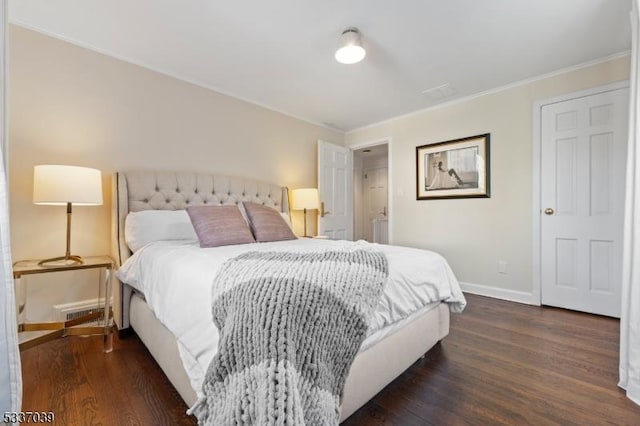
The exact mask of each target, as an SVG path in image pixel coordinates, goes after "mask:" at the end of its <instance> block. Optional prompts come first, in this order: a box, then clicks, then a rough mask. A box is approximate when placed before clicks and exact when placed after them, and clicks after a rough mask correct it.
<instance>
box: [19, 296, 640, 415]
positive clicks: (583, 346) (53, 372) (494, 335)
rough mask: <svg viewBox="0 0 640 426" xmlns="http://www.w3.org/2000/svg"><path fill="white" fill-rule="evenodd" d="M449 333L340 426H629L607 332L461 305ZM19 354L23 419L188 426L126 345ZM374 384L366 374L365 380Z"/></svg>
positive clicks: (140, 356) (569, 315) (608, 323)
mask: <svg viewBox="0 0 640 426" xmlns="http://www.w3.org/2000/svg"><path fill="white" fill-rule="evenodd" d="M467 298H468V301H469V305H468V307H467V309H466V310H465V312H464V313H463V314H462V315H452V323H451V333H450V335H449V336H448V337H447V338H445V339H444V341H443V342H442V343H440V344H438V345H437V346H436V347H434V348H433V349H432V350H431V351H430V352H429V353H428V354H427V356H426V357H425V358H424V359H421V360H419V361H417V362H416V363H415V364H414V365H413V366H411V367H410V368H409V369H408V370H407V371H406V372H405V373H404V374H402V375H401V376H400V377H398V378H397V379H396V380H395V381H394V382H392V383H391V384H390V385H389V386H387V387H386V388H385V389H384V390H382V391H381V392H380V393H379V394H378V395H377V396H376V397H375V398H374V399H373V400H371V401H370V402H369V403H368V404H366V405H365V406H364V407H362V408H361V409H360V410H358V411H357V412H356V413H354V414H353V415H352V416H351V417H350V418H349V419H347V421H346V422H345V423H343V424H344V425H464V424H470V425H499V424H505V425H525V424H531V425H553V424H558V425H574V424H575V425H600V424H609V425H640V407H638V406H636V405H635V404H633V403H632V402H631V401H629V400H628V399H627V398H626V397H625V395H624V392H623V391H622V390H620V389H619V388H618V387H617V385H616V384H617V380H618V339H619V331H618V327H619V324H618V321H617V320H615V319H611V318H606V317H599V316H593V315H588V314H582V313H578V312H571V311H565V310H562V309H554V308H540V307H535V306H527V305H521V304H517V303H511V302H505V301H501V300H495V299H490V298H485V297H480V296H474V295H467ZM115 340H116V341H115V349H114V351H113V352H112V353H111V354H106V355H105V354H103V353H102V342H101V339H100V338H93V337H89V338H83V337H69V338H66V339H62V340H57V341H53V342H49V343H46V344H44V345H41V346H38V347H35V348H32V349H29V350H27V351H25V352H23V353H22V368H23V374H24V402H23V410H24V411H27V410H31V411H36V410H37V411H53V412H55V416H56V424H60V425H98V424H102V425H116V424H123V425H161V424H166V425H181V424H195V421H194V419H193V418H191V417H189V416H187V415H186V414H185V410H186V409H187V407H186V406H185V404H184V402H183V401H182V400H181V398H180V396H179V395H178V394H177V392H176V391H175V390H174V389H173V387H172V386H171V384H170V383H169V382H168V380H167V379H166V377H165V376H164V374H163V373H162V371H161V370H160V368H159V367H158V366H157V364H156V363H155V361H154V360H153V358H152V357H151V355H149V353H148V352H147V350H146V349H145V348H144V346H143V345H142V343H141V342H140V341H139V340H138V338H137V337H136V336H131V337H129V338H126V339H123V340H119V339H115ZM372 374H375V372H372Z"/></svg>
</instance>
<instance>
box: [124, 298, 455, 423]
mask: <svg viewBox="0 0 640 426" xmlns="http://www.w3.org/2000/svg"><path fill="white" fill-rule="evenodd" d="M130 321H131V326H132V327H133V329H134V330H135V332H136V334H138V336H139V337H140V339H141V340H142V342H143V343H144V344H145V346H146V347H147V348H148V349H149V352H151V355H153V357H154V358H155V360H156V362H157V363H158V365H160V368H162V370H163V371H164V373H165V375H166V376H167V378H168V379H169V381H170V382H171V383H172V384H173V385H174V387H175V388H176V390H177V391H178V393H179V394H180V396H181V397H182V399H183V400H184V401H185V403H186V404H187V405H188V406H189V407H191V406H192V405H193V404H194V403H195V402H196V399H197V397H196V393H195V391H194V390H193V389H192V388H191V383H190V381H189V377H188V376H187V373H186V372H185V371H184V367H183V366H182V361H181V359H180V354H179V351H178V345H177V343H176V340H175V337H174V336H173V334H171V332H170V331H169V330H168V329H167V328H166V327H165V326H164V325H162V323H160V321H159V320H158V319H157V318H156V316H155V315H154V314H153V312H152V311H151V309H150V308H149V306H148V305H147V304H146V302H145V301H144V300H143V299H142V298H141V297H140V296H138V295H135V294H134V295H133V296H132V297H131V305H130ZM447 334H449V307H448V306H447V305H446V304H444V303H443V304H440V305H438V306H437V307H436V308H434V309H431V310H429V311H427V312H425V313H423V314H421V315H419V316H417V317H416V318H415V319H414V320H413V321H411V322H410V323H408V324H406V325H405V326H404V327H402V328H401V329H399V330H398V331H396V332H395V333H393V334H390V335H388V336H386V337H385V338H384V339H383V340H381V341H380V342H378V343H377V344H375V345H374V346H372V347H370V348H369V349H367V350H366V351H364V352H361V353H359V354H358V355H357V356H356V359H355V361H354V362H353V365H352V366H351V370H350V371H349V376H348V377H347V381H346V383H345V388H344V398H343V400H342V410H341V419H340V421H343V420H345V419H346V418H347V417H349V416H350V415H351V414H353V413H354V412H355V411H356V410H357V409H358V408H360V407H361V406H363V405H364V404H365V403H366V402H367V401H369V400H370V399H371V398H372V397H373V396H374V395H375V394H377V393H378V392H380V391H381V390H382V389H383V388H384V387H385V386H387V385H388V384H389V383H391V381H393V380H394V379H395V378H396V377H398V376H399V375H400V374H401V373H402V372H403V371H405V370H406V369H407V368H409V367H410V366H411V365H412V364H413V363H414V362H415V361H417V360H418V359H419V358H421V357H422V356H424V354H425V353H426V352H427V351H429V349H431V348H432V347H433V346H434V345H435V344H437V343H438V342H439V341H440V340H441V339H442V338H444V337H445V336H446V335H447Z"/></svg>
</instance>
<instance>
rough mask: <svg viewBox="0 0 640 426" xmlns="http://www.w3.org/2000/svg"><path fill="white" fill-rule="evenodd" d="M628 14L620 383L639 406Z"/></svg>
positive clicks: (637, 239) (638, 116)
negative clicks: (627, 97) (626, 145)
mask: <svg viewBox="0 0 640 426" xmlns="http://www.w3.org/2000/svg"><path fill="white" fill-rule="evenodd" d="M639 1H640V0H634V1H633V8H632V10H631V30H632V33H631V103H630V108H629V110H630V117H629V152H628V159H627V189H626V196H625V218H624V248H623V268H622V315H621V317H620V383H619V386H620V387H622V388H624V389H626V391H627V396H628V397H629V398H630V399H631V400H632V401H634V402H635V403H636V404H640V97H639V96H638V88H639V87H640V76H639V75H638V65H639V63H638V58H639V55H638V53H639V49H640V38H639V37H640V36H639V34H638V28H639V26H640V15H639V12H638V3H639Z"/></svg>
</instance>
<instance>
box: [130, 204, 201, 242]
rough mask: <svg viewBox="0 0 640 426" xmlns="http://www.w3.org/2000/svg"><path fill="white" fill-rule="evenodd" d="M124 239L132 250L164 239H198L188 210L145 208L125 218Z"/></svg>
mask: <svg viewBox="0 0 640 426" xmlns="http://www.w3.org/2000/svg"><path fill="white" fill-rule="evenodd" d="M124 240H125V241H126V242H127V246H129V249H130V250H131V251H132V252H136V251H137V250H139V249H140V248H141V247H142V246H144V245H146V244H148V243H150V242H153V241H162V240H187V241H195V242H197V241H198V236H197V235H196V231H195V230H194V229H193V225H192V224H191V219H189V215H188V214H187V211H186V210H143V211H141V212H133V213H129V214H128V215H127V217H126V218H125V220H124Z"/></svg>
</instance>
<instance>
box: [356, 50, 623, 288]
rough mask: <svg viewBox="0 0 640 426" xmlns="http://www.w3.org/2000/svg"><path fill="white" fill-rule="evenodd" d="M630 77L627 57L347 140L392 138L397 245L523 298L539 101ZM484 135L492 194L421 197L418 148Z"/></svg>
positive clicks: (528, 271) (528, 276)
mask: <svg viewBox="0 0 640 426" xmlns="http://www.w3.org/2000/svg"><path fill="white" fill-rule="evenodd" d="M628 78H629V59H628V57H625V58H621V59H616V60H612V61H609V62H605V63H600V64H597V65H594V66H591V67H587V68H583V69H580V70H577V71H572V72H567V73H564V74H560V75H556V76H554V77H550V78H545V79H542V80H538V81H535V82H531V83H528V84H523V85H519V86H517V87H513V88H510V89H505V90H503V91H499V92H496V93H493V94H487V95H484V96H480V97H477V98H473V99H468V100H466V101H461V102H458V103H452V104H450V105H448V106H444V107H441V108H437V109H431V110H425V111H423V112H420V113H416V114H412V115H410V116H406V117H402V118H398V119H395V120H390V121H387V122H384V123H380V124H378V125H375V126H371V127H368V128H365V129H361V130H356V131H354V132H351V133H349V134H347V136H346V145H353V144H358V143H363V142H366V141H373V140H379V139H382V138H386V137H391V138H392V144H391V147H390V149H391V150H392V155H391V158H392V162H393V163H392V165H391V166H392V167H391V170H392V173H393V177H392V182H393V186H394V187H393V188H391V195H392V201H393V202H392V207H393V211H392V216H391V224H390V227H391V232H392V235H393V243H394V244H400V245H408V246H414V247H422V248H428V249H433V250H435V251H438V252H440V253H441V254H443V255H444V256H445V257H446V258H447V259H448V260H449V262H450V264H451V266H452V268H453V270H454V272H455V273H456V275H457V277H458V279H459V280H460V281H463V282H466V283H471V284H477V285H481V286H489V287H495V288H497V289H496V291H491V292H492V293H493V294H500V295H503V296H506V297H509V296H514V297H515V298H520V295H519V294H517V293H514V291H515V292H524V293H530V292H531V291H532V285H533V281H532V193H531V188H532V116H533V103H534V102H535V101H536V100H542V99H546V98H550V97H555V96H559V95H563V94H567V93H570V92H575V91H578V90H583V89H587V88H592V87H596V86H599V85H603V84H607V83H611V82H616V81H620V80H626V79H628ZM481 133H491V198H489V199H457V200H430V201H416V175H415V169H416V158H415V155H416V154H415V148H416V146H419V145H424V144H428V143H435V142H440V141H445V140H450V139H456V138H461V137H465V136H471V135H477V134H481ZM500 260H504V261H507V262H508V273H507V274H506V275H505V274H499V273H498V261H500ZM504 290H506V291H504Z"/></svg>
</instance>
